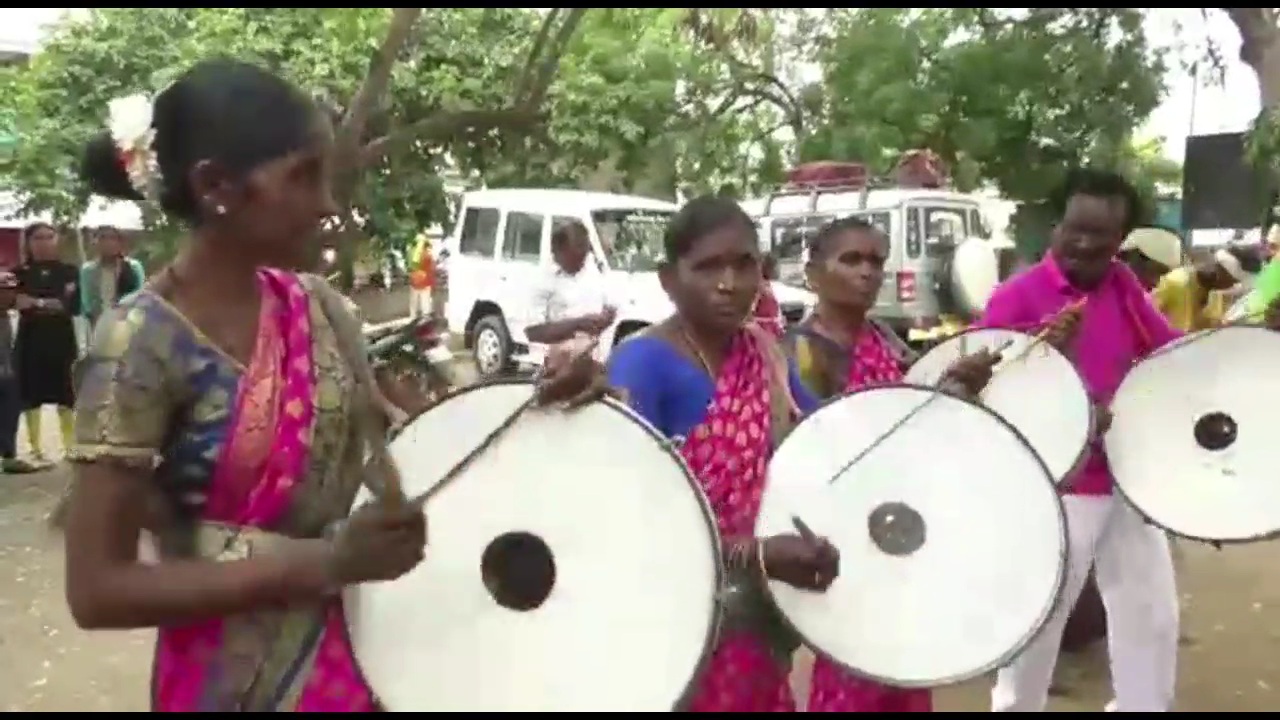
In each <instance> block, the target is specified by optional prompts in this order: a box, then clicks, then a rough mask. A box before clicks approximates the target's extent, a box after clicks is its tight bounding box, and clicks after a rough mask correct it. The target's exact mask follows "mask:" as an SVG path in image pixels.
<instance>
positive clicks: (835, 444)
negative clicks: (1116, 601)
mask: <svg viewBox="0 0 1280 720" xmlns="http://www.w3.org/2000/svg"><path fill="white" fill-rule="evenodd" d="M930 397H933V398H934V400H933V401H932V402H930V404H929V405H928V406H927V407H925V408H924V409H923V410H921V411H920V412H918V413H916V414H915V415H914V416H913V417H912V418H911V419H910V420H908V421H906V422H905V423H904V424H902V426H901V427H899V428H898V430H897V431H896V432H894V433H892V434H890V435H888V436H887V437H886V438H885V439H884V440H883V441H882V442H880V443H879V444H878V445H877V446H876V447H875V449H874V450H872V451H870V452H869V453H867V454H866V455H865V456H864V457H863V458H862V460H861V461H859V462H858V463H857V464H856V465H855V466H854V467H853V468H852V469H850V470H849V471H848V472H847V473H845V474H843V475H842V476H840V477H839V478H838V479H836V480H835V482H829V480H830V479H831V478H832V477H833V476H834V475H836V473H837V472H839V471H840V469H841V468H843V467H844V466H845V465H846V464H847V463H848V462H849V461H850V460H852V459H853V458H854V457H856V456H857V454H858V453H859V452H861V451H862V450H863V449H865V448H866V447H868V446H870V445H871V444H872V443H873V442H874V441H875V440H876V438H878V437H880V436H882V435H884V433H885V432H886V431H888V430H889V428H890V427H891V426H893V425H894V424H895V423H897V422H899V421H900V420H901V419H902V418H903V417H905V416H906V415H908V414H909V413H911V411H912V410H913V409H915V408H916V407H918V406H919V405H920V404H921V403H922V402H924V401H925V400H927V399H929V398H930ZM793 517H798V518H800V519H802V520H803V521H804V522H805V523H807V524H808V525H809V526H810V527H812V528H813V530H814V531H815V532H817V533H819V534H822V535H824V536H826V537H827V538H829V539H830V540H831V542H832V543H833V544H835V545H836V547H837V548H838V549H839V550H840V576H839V577H838V578H837V579H836V581H835V583H834V584H832V586H831V587H830V588H829V589H828V590H827V592H825V593H814V592H807V591H803V590H797V589H795V588H793V587H791V586H789V585H786V584H784V583H780V582H771V583H770V584H769V591H770V592H771V593H772V595H773V598H774V601H775V602H776V603H777V606H778V608H779V609H780V610H781V612H782V614H783V615H784V616H785V617H786V618H787V619H788V620H789V621H790V622H791V624H792V625H793V626H794V627H795V628H796V630H797V631H798V632H799V633H800V635H801V636H802V637H803V638H805V640H806V642H807V643H808V644H809V645H810V646H812V647H813V648H814V649H815V650H817V651H818V652H820V653H822V654H824V655H826V656H828V657H829V658H831V659H832V660H834V661H835V662H837V663H839V664H841V665H843V666H845V667H846V668H848V669H849V670H851V671H853V672H855V673H857V674H859V675H862V676H865V677H868V678H871V679H874V680H878V681H880V682H883V683H886V684H889V685H895V686H899V687H936V686H939V685H945V684H948V683H953V682H960V681H963V680H966V679H969V678H973V677H976V676H978V675H981V674H982V673H985V672H987V671H988V670H991V669H993V668H996V667H1000V666H1002V665H1004V664H1006V663H1007V662H1008V661H1009V660H1010V659H1011V658H1013V657H1014V656H1015V655H1016V654H1017V653H1018V652H1019V651H1020V650H1021V649H1022V647H1023V646H1025V645H1026V643H1028V642H1030V640H1031V639H1032V638H1033V637H1034V636H1035V635H1036V633H1037V632H1039V630H1040V628H1041V627H1043V625H1044V623H1045V621H1046V619H1047V618H1048V617H1049V614H1050V612H1051V611H1052V610H1053V607H1054V605H1055V603H1056V602H1057V600H1058V596H1059V594H1060V592H1061V589H1062V582H1063V577H1064V574H1065V568H1066V523H1065V521H1064V519H1063V515H1062V505H1061V502H1060V501H1059V499H1058V495H1057V490H1056V488H1055V487H1054V484H1053V482H1052V480H1051V479H1050V477H1049V474H1048V472H1047V471H1046V470H1045V468H1044V464H1043V463H1042V462H1041V461H1040V458H1039V456H1037V455H1036V453H1035V452H1034V451H1033V450H1032V449H1031V447H1030V446H1029V445H1027V443H1026V442H1025V441H1024V440H1023V439H1022V437H1021V436H1020V435H1019V434H1018V433H1017V431H1015V430H1014V429H1013V428H1012V427H1011V426H1010V425H1009V424H1008V423H1006V422H1005V421H1004V420H1003V419H1002V418H1000V416H998V415H996V414H995V413H993V412H991V411H990V410H987V409H985V408H982V407H979V406H978V405H975V404H972V403H969V402H966V401H964V400H961V399H959V398H955V397H952V396H950V395H946V394H943V393H937V392H935V391H933V390H932V389H929V388H922V387H916V386H887V387H876V388H870V389H867V390H861V391H857V392H854V393H852V394H850V395H846V396H844V397H843V398H840V399H837V400H833V401H831V402H830V403H828V404H826V405H824V406H823V407H822V408H821V409H819V410H818V411H817V412H816V413H814V414H812V415H810V416H809V417H808V418H806V419H805V420H804V421H803V422H801V423H800V424H799V425H798V426H797V427H796V428H795V430H794V431H792V433H791V434H790V435H789V436H787V439H786V440H785V441H784V442H783V443H782V445H781V447H779V449H778V451H777V453H776V454H775V455H774V458H773V461H772V462H771V464H770V466H769V484H768V486H767V488H766V489H765V493H764V498H763V500H762V504H761V509H760V516H759V519H758V521H757V524H756V533H757V534H758V535H759V536H761V537H768V536H772V535H777V534H783V533H794V532H795V529H794V527H793V520H792V518H793Z"/></svg>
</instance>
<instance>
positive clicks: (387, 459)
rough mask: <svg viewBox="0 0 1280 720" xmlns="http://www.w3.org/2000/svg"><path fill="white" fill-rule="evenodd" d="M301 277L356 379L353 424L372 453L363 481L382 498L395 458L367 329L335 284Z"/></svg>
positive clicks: (316, 277)
mask: <svg viewBox="0 0 1280 720" xmlns="http://www.w3.org/2000/svg"><path fill="white" fill-rule="evenodd" d="M301 278H302V281H303V285H304V287H306V288H307V292H309V293H310V294H311V296H312V297H314V298H316V301H317V302H318V303H319V304H320V310H321V311H322V312H323V313H324V316H325V319H326V320H328V321H329V325H330V327H332V328H333V332H334V336H335V337H336V338H337V343H338V353H339V354H340V355H342V360H343V361H344V362H345V363H346V364H347V367H349V368H350V369H351V372H352V374H353V376H354V380H355V389H354V397H353V398H352V403H351V407H352V422H353V424H354V425H355V429H356V433H357V437H359V438H360V440H361V441H362V442H364V444H365V445H366V447H367V448H368V450H369V461H368V463H367V465H366V471H365V473H364V479H363V482H364V485H365V486H366V487H367V488H369V491H370V492H372V493H373V494H374V496H375V497H379V498H381V497H383V496H384V494H385V492H384V490H385V487H386V478H387V477H390V476H392V474H393V473H394V470H392V469H391V468H392V467H393V466H392V464H391V456H390V454H389V453H388V452H387V423H386V419H385V417H384V415H383V413H382V411H381V409H379V408H378V407H377V403H376V402H375V400H374V398H375V397H376V396H375V394H374V388H375V387H376V386H377V385H376V383H377V381H376V380H375V379H374V377H373V366H372V365H370V364H369V356H368V355H367V354H365V351H364V348H365V344H364V330H363V328H362V327H361V325H360V320H359V318H357V317H356V315H355V314H354V313H353V312H352V311H351V309H350V304H351V303H350V301H348V300H347V298H346V297H344V296H343V295H342V294H341V293H339V292H338V291H337V290H335V289H334V288H333V286H332V285H330V284H329V283H327V282H325V281H324V280H323V279H322V278H320V277H319V276H316V275H309V274H303V275H301Z"/></svg>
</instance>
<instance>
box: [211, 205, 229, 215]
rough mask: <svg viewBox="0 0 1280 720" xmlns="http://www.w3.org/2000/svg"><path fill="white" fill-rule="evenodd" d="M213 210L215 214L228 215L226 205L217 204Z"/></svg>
mask: <svg viewBox="0 0 1280 720" xmlns="http://www.w3.org/2000/svg"><path fill="white" fill-rule="evenodd" d="M213 212H214V214H216V215H226V214H227V206H226V205H217V206H215V207H214V208H213Z"/></svg>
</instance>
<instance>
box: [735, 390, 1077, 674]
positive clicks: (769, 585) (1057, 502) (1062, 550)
mask: <svg viewBox="0 0 1280 720" xmlns="http://www.w3.org/2000/svg"><path fill="white" fill-rule="evenodd" d="M893 388H907V389H911V390H917V391H923V392H928V393H934V394H942V395H946V396H947V397H949V398H952V399H954V400H959V401H960V402H963V403H966V404H968V405H971V406H973V407H976V408H978V409H979V410H981V411H982V412H984V413H986V414H988V415H990V416H991V417H992V418H994V419H995V421H996V422H997V423H999V424H1000V425H1003V426H1004V427H1006V428H1008V429H1009V430H1011V431H1012V432H1013V435H1014V437H1015V438H1017V440H1018V442H1020V443H1022V445H1023V447H1025V448H1026V449H1027V450H1028V451H1030V453H1031V456H1032V457H1033V458H1035V461H1036V464H1037V465H1038V466H1039V467H1040V471H1041V475H1042V476H1043V479H1044V482H1045V483H1046V484H1047V485H1048V487H1049V492H1050V494H1051V495H1052V496H1053V498H1054V503H1053V505H1054V510H1055V514H1056V515H1057V517H1058V529H1059V532H1058V548H1059V550H1058V572H1057V579H1056V580H1055V582H1054V590H1053V593H1051V595H1050V598H1051V600H1050V602H1048V603H1047V604H1046V607H1045V608H1044V610H1042V611H1041V614H1040V617H1039V618H1038V619H1037V620H1036V622H1035V624H1034V625H1033V626H1032V628H1031V630H1030V631H1029V632H1027V633H1026V635H1025V636H1024V637H1023V638H1022V639H1021V640H1019V641H1018V643H1017V644H1016V645H1015V646H1014V647H1013V648H1012V649H1010V650H1008V651H1006V652H1005V653H1003V654H1002V655H1001V656H1000V657H999V658H997V659H995V660H993V661H991V662H989V663H987V664H986V665H984V666H982V667H981V668H978V669H975V670H972V671H970V672H968V673H960V674H957V675H954V676H951V677H946V678H938V679H934V680H929V681H918V682H910V681H907V682H904V681H902V680H898V679H895V678H888V677H883V676H880V675H876V674H874V673H869V672H866V671H864V670H859V669H858V668H855V667H853V666H851V665H847V664H845V663H844V662H842V661H840V660H839V659H837V658H835V657H832V656H831V655H829V654H828V653H827V652H826V651H825V650H823V649H822V648H821V647H819V646H818V645H816V644H814V643H813V642H812V641H811V640H810V639H809V638H808V637H806V636H805V634H804V633H802V632H800V630H799V628H797V627H796V626H795V623H793V622H792V621H791V618H789V617H787V615H786V613H784V612H783V611H782V608H781V607H779V606H778V602H777V598H776V596H775V594H774V590H773V587H774V583H775V582H777V581H774V580H769V581H767V582H765V583H764V586H765V593H766V595H767V597H768V598H769V601H770V602H771V603H773V606H774V608H775V609H776V610H777V611H778V612H777V614H778V617H780V618H781V619H782V622H783V623H784V624H785V625H786V626H787V627H788V628H789V629H790V630H791V632H793V633H795V636H796V637H797V638H799V639H800V642H801V643H802V644H803V645H804V646H805V647H807V648H809V649H810V650H812V651H813V653H814V654H815V655H817V656H818V657H821V658H824V659H826V660H827V662H830V663H831V664H833V665H835V666H836V667H838V668H840V669H842V670H844V671H845V672H847V673H849V674H851V675H854V676H856V677H860V678H863V679H865V680H870V681H871V682H875V683H879V684H881V685H889V686H891V687H897V688H902V689H905V690H921V689H930V688H941V687H948V686H950V685H956V684H959V683H963V682H967V681H969V680H972V679H974V678H977V677H981V676H983V675H986V674H987V673H989V672H992V671H994V670H998V669H1000V668H1002V667H1004V666H1006V665H1008V664H1009V663H1010V662H1012V661H1013V660H1014V659H1015V658H1017V657H1018V655H1020V654H1022V651H1023V650H1025V649H1026V648H1027V646H1028V645H1030V644H1031V643H1032V642H1034V641H1035V639H1036V638H1038V637H1039V636H1040V633H1042V632H1044V630H1045V628H1046V627H1048V625H1049V621H1050V620H1051V619H1052V618H1053V614H1054V612H1056V611H1057V609H1058V607H1059V605H1061V604H1062V599H1063V595H1064V594H1065V592H1066V586H1067V571H1068V558H1067V553H1068V552H1069V550H1070V545H1069V537H1068V529H1067V515H1066V510H1065V509H1064V508H1063V505H1062V494H1061V492H1060V486H1059V484H1058V483H1056V482H1054V480H1053V473H1051V472H1049V468H1048V466H1047V465H1045V464H1044V459H1043V458H1041V457H1040V453H1038V452H1036V450H1035V448H1033V447H1032V446H1031V443H1029V442H1027V439H1026V438H1025V437H1023V435H1022V432H1021V431H1019V430H1018V428H1016V427H1014V426H1013V424H1012V423H1010V422H1009V421H1008V420H1006V419H1005V418H1004V416H1002V415H1000V413H997V412H995V411H994V410H992V409H991V408H988V407H986V406H985V405H982V404H981V403H978V402H975V401H973V400H970V399H969V398H965V397H961V396H959V395H953V394H951V393H948V392H946V391H943V390H940V389H938V388H936V387H932V386H929V385H922V384H919V383H907V382H901V383H884V384H880V385H872V386H867V387H861V388H858V389H856V390H851V391H848V392H845V393H842V394H840V395H834V396H832V397H830V398H827V399H826V400H824V401H822V402H821V403H820V404H819V405H818V406H817V407H816V408H814V410H813V411H812V412H810V413H809V414H808V415H806V416H805V417H804V419H803V420H801V421H800V422H799V423H797V424H796V428H798V427H800V425H802V424H804V422H806V421H807V420H809V418H812V417H814V416H815V415H817V414H818V412H819V411H821V410H822V409H823V408H825V407H826V406H828V405H831V404H832V403H835V402H838V401H840V400H843V399H845V398H847V397H852V396H854V395H859V394H861V393H867V392H875V391H878V390H885V389H893ZM796 428H792V431H793V432H794V430H795V429H796ZM787 437H788V438H790V437H791V436H790V435H788V436H787ZM783 442H784V443H785V442H786V439H784V440H783ZM780 447H781V445H779V448H780ZM775 455H776V451H775ZM756 520H757V522H759V514H757V515H756ZM756 532H757V534H758V532H759V530H758V529H757V531H756Z"/></svg>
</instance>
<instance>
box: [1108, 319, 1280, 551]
mask: <svg viewBox="0 0 1280 720" xmlns="http://www.w3.org/2000/svg"><path fill="white" fill-rule="evenodd" d="M1229 329H1241V330H1261V331H1263V332H1268V333H1274V332H1276V331H1275V330H1272V329H1270V328H1268V327H1265V326H1263V325H1251V324H1247V323H1232V324H1230V325H1220V326H1218V327H1212V328H1205V329H1204V330H1197V331H1195V332H1192V333H1187V334H1186V335H1183V336H1182V337H1181V338H1180V339H1179V340H1177V341H1175V342H1173V343H1167V344H1165V345H1162V346H1160V347H1159V348H1156V349H1155V350H1152V351H1151V352H1150V353H1147V355H1146V357H1144V358H1142V359H1140V360H1138V362H1136V363H1134V364H1133V367H1132V368H1129V372H1127V373H1125V376H1124V379H1123V380H1121V381H1120V386H1119V387H1117V388H1116V392H1115V393H1114V394H1113V395H1112V397H1113V398H1114V397H1115V396H1116V395H1119V394H1120V390H1121V389H1122V388H1124V384H1125V381H1126V380H1128V379H1129V377H1130V375H1131V374H1132V373H1133V370H1134V369H1135V368H1137V367H1138V366H1139V365H1142V364H1143V363H1145V362H1147V361H1148V360H1154V359H1156V358H1158V357H1163V356H1164V355H1167V354H1169V353H1171V352H1174V351H1176V350H1177V349H1178V348H1180V347H1184V346H1186V345H1188V344H1191V343H1195V342H1199V341H1200V340H1203V339H1204V338H1207V337H1209V336H1211V335H1217V334H1218V333H1220V332H1223V331H1225V330H1229ZM1110 435H1111V433H1109V432H1108V433H1107V434H1106V435H1104V436H1103V438H1102V445H1103V448H1104V449H1107V452H1108V456H1109V455H1110V450H1109V449H1108V448H1107V445H1108V442H1107V438H1108V437H1110ZM1111 487H1112V488H1113V489H1114V491H1115V493H1116V494H1117V495H1119V496H1120V499H1121V500H1123V501H1124V503H1125V504H1126V505H1128V506H1129V507H1130V508H1132V509H1133V511H1134V512H1136V513H1137V514H1138V517H1140V518H1142V520H1143V521H1144V522H1146V523H1147V524H1148V525H1150V526H1152V527H1154V528H1158V529H1159V530H1161V531H1163V532H1165V533H1168V534H1169V535H1172V536H1173V537H1175V538H1177V539H1180V540H1187V541H1190V542H1197V543H1204V544H1206V545H1212V546H1214V547H1222V546H1224V545H1248V544H1251V543H1258V542H1270V541H1272V540H1276V539H1280V527H1277V528H1275V529H1273V530H1268V531H1266V532H1263V533H1259V534H1257V535H1250V536H1248V537H1242V538H1226V539H1222V538H1208V537H1200V536H1198V535H1192V534H1189V533H1184V532H1179V531H1178V530H1174V529H1173V528H1171V527H1169V526H1168V525H1165V524H1164V523H1162V522H1160V521H1159V520H1156V519H1155V518H1154V517H1152V516H1151V515H1150V514H1148V513H1147V511H1146V510H1143V509H1142V508H1141V507H1140V506H1139V505H1138V504H1137V503H1136V502H1134V501H1133V496H1132V495H1130V494H1129V493H1127V492H1125V489H1124V485H1123V484H1122V483H1121V482H1120V478H1119V477H1118V476H1117V475H1116V474H1115V472H1112V473H1111Z"/></svg>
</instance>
